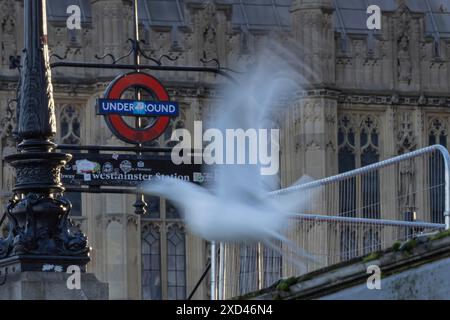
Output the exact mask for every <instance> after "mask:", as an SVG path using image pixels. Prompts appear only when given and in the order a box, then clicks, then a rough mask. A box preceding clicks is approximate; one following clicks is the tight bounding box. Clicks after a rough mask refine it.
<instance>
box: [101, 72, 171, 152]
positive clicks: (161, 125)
mask: <svg viewBox="0 0 450 320" xmlns="http://www.w3.org/2000/svg"><path fill="white" fill-rule="evenodd" d="M130 88H141V89H144V90H145V91H148V92H150V93H151V94H152V95H153V96H154V97H155V98H156V100H157V101H151V102H145V101H133V100H121V96H122V95H123V93H124V92H125V91H127V90H128V89H130ZM100 103H101V104H100ZM97 108H98V109H97V111H98V112H97V113H98V114H102V115H104V117H105V120H106V123H107V125H108V127H109V129H110V130H111V131H112V132H113V134H114V135H116V136H117V137H118V138H119V139H121V140H123V141H125V142H128V143H133V144H135V143H144V142H148V141H152V140H154V139H156V138H158V137H159V136H160V135H161V134H163V133H164V131H165V130H166V129H167V126H168V125H169V123H170V117H171V116H177V115H178V104H177V103H175V102H170V101H169V94H168V93H167V91H166V89H165V88H164V86H163V85H162V84H161V83H160V82H159V81H158V80H157V79H156V78H154V77H152V76H150V75H148V74H145V73H141V72H131V73H127V74H124V75H120V76H119V77H117V78H116V79H114V81H113V82H111V84H110V85H109V86H108V88H107V89H106V92H105V97H104V99H99V101H98V103H97ZM166 111H167V112H166ZM123 116H154V117H155V118H156V120H155V121H154V122H153V124H152V125H150V126H147V127H145V128H134V127H131V126H130V125H128V124H127V123H126V121H125V120H124V119H123V118H122V117H123Z"/></svg>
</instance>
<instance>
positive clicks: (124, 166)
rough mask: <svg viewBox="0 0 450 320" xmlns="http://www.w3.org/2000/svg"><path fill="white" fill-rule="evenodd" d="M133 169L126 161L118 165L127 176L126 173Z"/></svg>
mask: <svg viewBox="0 0 450 320" xmlns="http://www.w3.org/2000/svg"><path fill="white" fill-rule="evenodd" d="M132 168H133V166H132V165H131V162H130V161H128V160H124V161H122V162H121V163H120V169H121V170H122V171H123V172H124V173H125V174H127V173H128V172H130V171H131V169H132Z"/></svg>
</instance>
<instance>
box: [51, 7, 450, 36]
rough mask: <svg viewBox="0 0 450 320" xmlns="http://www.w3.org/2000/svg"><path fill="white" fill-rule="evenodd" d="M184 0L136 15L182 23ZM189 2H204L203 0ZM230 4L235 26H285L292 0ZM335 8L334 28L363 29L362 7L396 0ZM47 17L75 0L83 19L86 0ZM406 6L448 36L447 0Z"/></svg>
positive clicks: (60, 16) (59, 17) (151, 21)
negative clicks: (421, 13)
mask: <svg viewBox="0 0 450 320" xmlns="http://www.w3.org/2000/svg"><path fill="white" fill-rule="evenodd" d="M186 1H187V0H139V18H140V20H141V21H142V22H143V23H144V24H145V25H146V26H174V25H184V24H185V23H186V22H185V12H184V11H185V2H186ZM189 2H198V3H208V1H203V0H198V1H195V0H189ZM220 2H221V3H229V4H231V5H232V6H233V16H232V22H233V24H234V25H235V26H236V27H241V28H243V29H248V30H255V29H256V30H257V29H263V30H267V29H279V28H289V26H290V24H291V16H290V13H289V9H290V7H291V5H292V2H293V0H220ZM332 2H333V4H334V6H335V8H336V10H335V13H334V25H335V29H336V31H337V32H343V31H345V32H346V33H348V34H351V33H367V32H368V30H367V28H366V19H367V14H366V9H367V7H368V6H369V5H372V4H376V5H379V6H380V8H381V10H382V11H394V10H395V9H396V8H397V6H398V1H396V0H370V1H369V0H333V1H332ZM47 3H48V17H49V20H50V21H64V20H65V19H67V13H66V9H67V7H68V6H69V5H71V4H78V5H80V7H81V9H82V20H83V22H89V21H90V19H91V5H90V1H89V0H48V1H47ZM406 3H407V5H408V7H409V9H410V10H411V11H414V12H423V13H426V19H425V23H426V31H427V34H429V35H438V36H440V37H445V38H450V0H408V1H406Z"/></svg>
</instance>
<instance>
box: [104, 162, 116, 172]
mask: <svg viewBox="0 0 450 320" xmlns="http://www.w3.org/2000/svg"><path fill="white" fill-rule="evenodd" d="M113 171H114V166H113V164H112V163H111V162H105V163H104V164H103V168H102V172H103V173H113Z"/></svg>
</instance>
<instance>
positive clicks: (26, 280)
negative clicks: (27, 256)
mask: <svg viewBox="0 0 450 320" xmlns="http://www.w3.org/2000/svg"><path fill="white" fill-rule="evenodd" d="M69 277H71V274H68V273H65V272H18V273H13V274H8V275H7V276H6V279H5V280H4V281H5V283H4V284H3V285H1V286H0V300H107V299H108V295H109V294H108V284H107V283H103V282H101V281H99V280H98V279H97V278H96V277H95V275H94V274H92V273H83V274H81V275H80V288H79V289H70V288H69V287H70V286H68V285H67V283H68V282H70V279H69ZM68 280H69V281H68Z"/></svg>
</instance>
